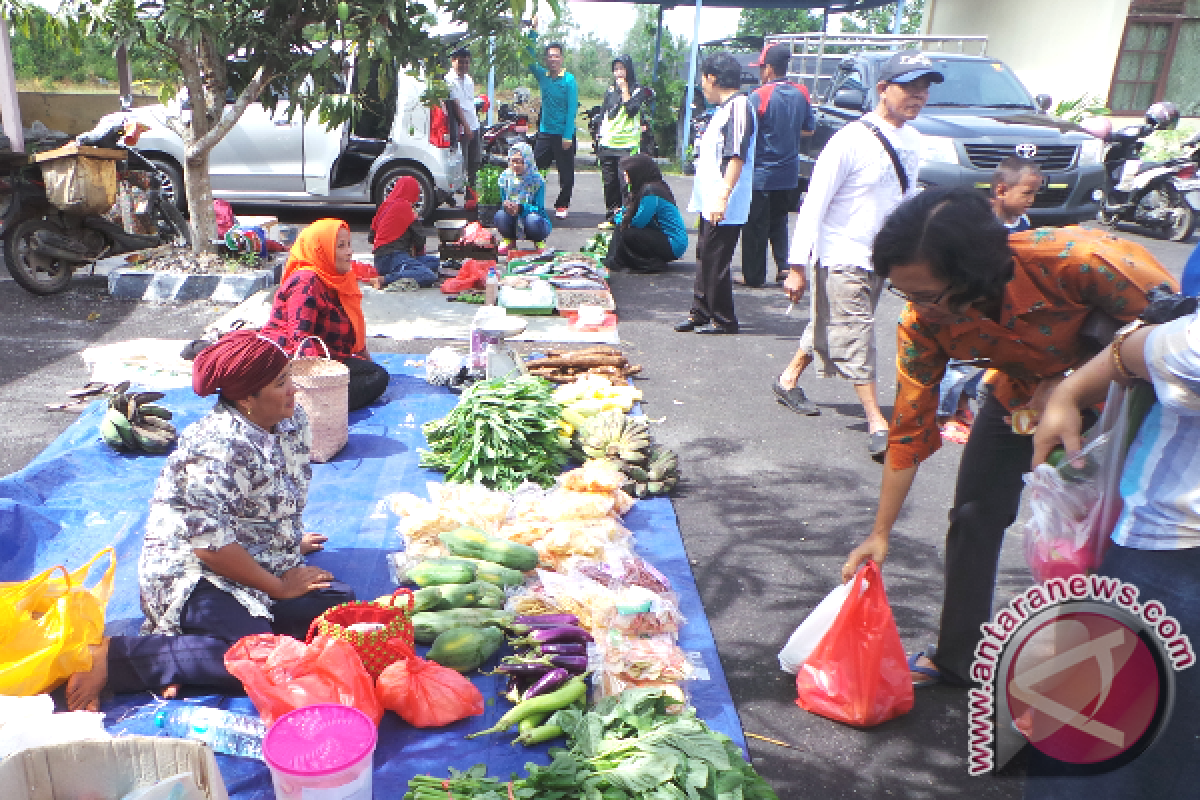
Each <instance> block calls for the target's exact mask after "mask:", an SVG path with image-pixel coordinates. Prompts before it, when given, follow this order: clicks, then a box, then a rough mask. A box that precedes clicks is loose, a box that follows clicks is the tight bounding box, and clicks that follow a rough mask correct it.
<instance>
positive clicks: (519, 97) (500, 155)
mask: <svg viewBox="0 0 1200 800" xmlns="http://www.w3.org/2000/svg"><path fill="white" fill-rule="evenodd" d="M528 101H529V96H528V93H526V92H522V90H521V89H517V90H516V92H515V93H514V98H513V102H512V103H500V104H499V105H497V106H496V124H495V125H486V126H484V127H483V128H482V129H481V133H480V136H481V137H482V139H481V140H480V145H481V147H482V148H483V160H484V163H487V164H493V165H495V166H498V167H504V166H508V150H509V148H510V147H512V146H513V145H514V144H516V143H517V142H525V143H526V144H528V145H530V146H531V147H532V146H533V139H534V136H533V135H532V134H530V132H529V115H528V114H526V113H524V112H523V111H520V110H519V109H520V107H521V106H523V105H524V104H525V103H527V102H528Z"/></svg>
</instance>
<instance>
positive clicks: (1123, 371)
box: [1112, 319, 1146, 381]
mask: <svg viewBox="0 0 1200 800" xmlns="http://www.w3.org/2000/svg"><path fill="white" fill-rule="evenodd" d="M1144 327H1146V322H1145V320H1141V319H1135V320H1134V321H1133V322H1131V323H1129V324H1128V325H1126V326H1124V327H1123V328H1121V329H1119V330H1118V331H1117V333H1116V335H1115V336H1113V340H1112V348H1113V351H1112V359H1113V366H1114V367H1116V370H1117V374H1119V375H1120V376H1121V377H1122V378H1124V379H1125V380H1127V381H1136V380H1138V376H1137V375H1134V374H1133V373H1132V372H1130V371H1129V367H1127V366H1125V362H1124V361H1123V360H1122V358H1121V346H1122V345H1124V344H1125V340H1126V339H1128V338H1129V337H1130V336H1131V335H1132V334H1133V332H1134V331H1136V330H1139V329H1140V328H1144Z"/></svg>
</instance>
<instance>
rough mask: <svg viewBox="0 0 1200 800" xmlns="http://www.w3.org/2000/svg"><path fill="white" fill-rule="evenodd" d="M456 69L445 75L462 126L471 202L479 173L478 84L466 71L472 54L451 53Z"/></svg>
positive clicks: (462, 50) (452, 104) (460, 49)
mask: <svg viewBox="0 0 1200 800" xmlns="http://www.w3.org/2000/svg"><path fill="white" fill-rule="evenodd" d="M450 63H451V64H453V67H452V68H451V70H450V71H449V72H447V73H446V85H447V86H449V87H450V100H449V103H448V104H449V105H451V106H452V107H453V109H454V112H455V116H457V118H458V124H459V125H461V126H462V138H461V142H462V159H463V168H464V169H466V171H467V188H468V200H470V199H472V195H473V194H474V187H475V174H476V173H477V172H478V171H479V161H480V153H481V151H480V143H479V115H478V114H476V113H475V81H473V80H471V76H470V75H469V74H468V72H467V70H469V69H470V68H471V51H470V50H468V49H467V48H465V47H460V48H458V49H457V50H455V51H454V52H453V53H451V54H450Z"/></svg>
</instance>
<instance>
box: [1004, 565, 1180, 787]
mask: <svg viewBox="0 0 1200 800" xmlns="http://www.w3.org/2000/svg"><path fill="white" fill-rule="evenodd" d="M1097 572H1098V573H1099V574H1101V575H1109V576H1111V577H1114V578H1120V579H1121V580H1122V581H1123V582H1125V583H1126V584H1132V585H1134V586H1136V587H1137V588H1138V593H1139V594H1138V602H1140V603H1145V602H1146V601H1147V600H1157V601H1159V602H1160V603H1162V604H1163V606H1164V607H1165V608H1166V609H1167V614H1169V615H1171V616H1172V617H1174V618H1175V619H1176V620H1178V621H1179V626H1180V629H1181V630H1182V631H1183V633H1185V634H1188V635H1189V636H1190V638H1191V641H1192V647H1193V648H1194V647H1195V646H1196V631H1197V630H1200V593H1198V592H1197V591H1196V576H1197V575H1200V547H1192V548H1188V549H1186V550H1135V549H1133V548H1130V547H1121V546H1120V545H1113V546H1112V547H1110V548H1109V549H1108V553H1107V554H1105V556H1104V563H1103V564H1101V565H1100V569H1098V570H1097ZM1197 708H1200V667H1197V666H1195V665H1192V666H1191V667H1188V668H1187V669H1183V670H1179V671H1177V672H1176V673H1175V704H1174V707H1173V709H1172V710H1171V716H1170V719H1169V720H1168V721H1167V725H1166V728H1164V729H1163V731H1162V733H1161V734H1160V735H1159V738H1158V739H1157V740H1156V741H1155V742H1154V744H1153V745H1151V746H1150V748H1149V749H1148V750H1146V751H1145V752H1144V753H1142V754H1141V755H1139V756H1138V757H1137V758H1135V759H1134V760H1133V761H1131V762H1129V763H1128V764H1125V765H1124V766H1122V767H1118V768H1117V769H1114V770H1112V771H1110V772H1106V773H1104V774H1103V775H1087V774H1086V770H1085V769H1083V768H1080V767H1078V766H1073V765H1070V764H1064V763H1062V762H1060V761H1056V760H1054V759H1052V758H1050V757H1049V756H1046V755H1043V754H1042V753H1041V752H1040V751H1039V750H1037V748H1030V758H1029V767H1028V772H1027V778H1026V782H1025V798H1026V800H1077V798H1080V797H1086V798H1088V800H1158V798H1164V797H1195V796H1196V785H1197V784H1198V783H1200V761H1198V760H1197V759H1196V742H1197V741H1200V715H1197V714H1196V709H1197Z"/></svg>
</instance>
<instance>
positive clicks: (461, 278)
mask: <svg viewBox="0 0 1200 800" xmlns="http://www.w3.org/2000/svg"><path fill="white" fill-rule="evenodd" d="M494 266H496V262H495V261H479V260H477V259H474V258H468V259H467V260H466V261H464V262H463V263H462V269H460V270H459V271H458V274H457V275H455V276H454V277H453V278H450V279H449V280H447V281H445V282H444V283H443V284H442V293H443V294H458V293H459V292H465V291H467V290H468V289H482V288H483V286H484V283H485V282H486V281H487V274H488V270H489V269H491V268H492V267H494Z"/></svg>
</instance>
